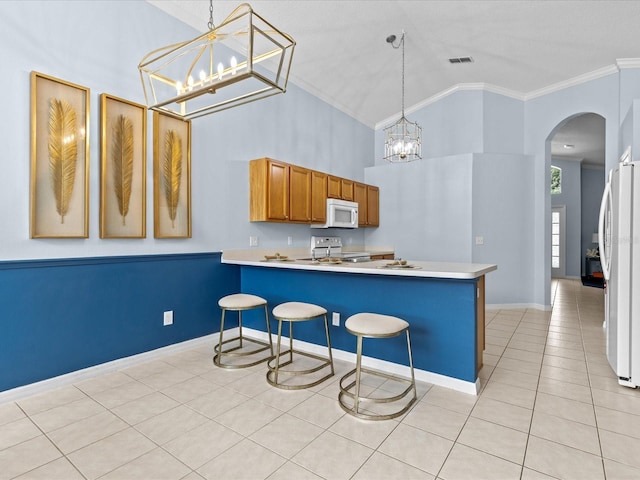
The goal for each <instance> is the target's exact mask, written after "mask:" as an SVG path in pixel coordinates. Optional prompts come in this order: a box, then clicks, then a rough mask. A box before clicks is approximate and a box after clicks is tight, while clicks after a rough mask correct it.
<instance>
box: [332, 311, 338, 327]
mask: <svg viewBox="0 0 640 480" xmlns="http://www.w3.org/2000/svg"><path fill="white" fill-rule="evenodd" d="M331 324H332V325H333V326H334V327H339V326H340V314H339V313H338V312H333V315H332V316H331Z"/></svg>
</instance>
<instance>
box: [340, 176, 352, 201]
mask: <svg viewBox="0 0 640 480" xmlns="http://www.w3.org/2000/svg"><path fill="white" fill-rule="evenodd" d="M353 198H354V197H353V180H347V179H346V178H343V179H342V199H343V200H351V201H353Z"/></svg>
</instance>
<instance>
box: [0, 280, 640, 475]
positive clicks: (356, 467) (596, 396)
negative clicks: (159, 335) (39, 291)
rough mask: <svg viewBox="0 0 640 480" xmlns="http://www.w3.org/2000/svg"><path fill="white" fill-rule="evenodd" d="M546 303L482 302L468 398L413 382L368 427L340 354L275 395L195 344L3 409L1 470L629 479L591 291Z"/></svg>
mask: <svg viewBox="0 0 640 480" xmlns="http://www.w3.org/2000/svg"><path fill="white" fill-rule="evenodd" d="M552 298H553V310H552V312H541V311H536V310H501V311H488V312H487V329H486V331H487V345H486V351H485V355H484V359H485V366H484V368H483V369H482V371H481V378H482V380H483V389H482V391H481V393H480V395H478V396H477V397H476V396H471V395H466V394H462V393H459V392H456V391H453V390H448V389H445V388H442V387H437V386H431V385H427V384H422V385H420V388H419V394H420V397H421V398H420V401H419V402H418V403H416V405H415V406H414V408H413V409H412V410H411V411H410V412H409V413H408V414H406V415H405V416H404V417H403V418H400V419H397V420H389V421H384V422H366V421H362V420H357V419H354V418H352V417H350V416H348V415H345V414H344V413H343V411H342V410H341V409H340V408H339V406H338V403H337V400H336V398H337V393H338V387H337V380H338V379H339V377H340V376H341V375H342V373H343V372H345V371H346V370H347V369H348V368H350V365H348V364H346V363H344V362H337V372H336V376H335V377H334V379H332V381H330V382H326V383H324V384H322V385H319V386H317V387H315V388H313V389H312V390H307V391H298V392H287V391H282V390H278V389H275V388H272V387H270V386H269V385H268V384H267V383H266V381H265V379H264V365H262V366H257V367H253V368H251V369H246V370H242V371H226V370H222V369H219V368H216V367H214V366H213V365H212V362H211V349H210V348H204V347H200V348H195V349H192V350H189V351H186V352H182V353H179V354H174V355H171V356H167V357H165V358H163V359H161V360H155V361H152V362H148V363H144V364H140V365H137V366H134V367H131V368H128V369H126V370H122V371H118V372H115V373H109V374H105V375H103V376H100V377H97V378H93V379H91V380H88V381H85V382H82V383H78V384H75V385H73V386H69V387H65V388H60V389H58V390H54V391H51V392H48V393H44V394H40V395H38V396H33V397H29V398H25V399H23V400H19V401H17V402H13V403H7V404H3V405H0V479H12V478H19V479H64V480H73V479H83V478H87V479H98V478H100V479H136V480H139V479H153V480H156V479H167V480H172V479H186V480H196V479H203V478H205V479H252V480H253V479H266V478H268V479H271V480H275V479H318V478H325V479H349V478H352V479H358V480H361V479H365V480H369V479H389V478H402V479H434V478H439V479H446V480H455V479H467V478H468V479H491V480H500V479H512V478H513V479H518V478H521V479H525V480H534V479H536V480H537V479H545V478H561V479H573V478H575V479H580V480H589V479H594V480H595V479H604V478H607V479H638V478H640V391H636V390H632V389H628V388H624V387H620V386H618V384H617V381H616V379H615V377H614V375H613V373H612V371H611V369H610V368H609V366H608V364H607V360H606V357H605V353H604V332H603V329H602V318H603V292H602V290H600V289H596V288H591V287H583V286H582V285H581V284H580V283H579V282H577V281H573V280H563V281H556V282H553V293H552ZM370 387H371V389H372V390H373V389H375V388H381V389H384V388H385V384H381V385H380V384H379V383H378V384H371V385H370Z"/></svg>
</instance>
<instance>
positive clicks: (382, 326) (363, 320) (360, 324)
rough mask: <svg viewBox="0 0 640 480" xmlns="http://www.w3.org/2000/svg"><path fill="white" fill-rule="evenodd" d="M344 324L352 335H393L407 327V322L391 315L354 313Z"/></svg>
mask: <svg viewBox="0 0 640 480" xmlns="http://www.w3.org/2000/svg"><path fill="white" fill-rule="evenodd" d="M344 326H345V328H346V329H347V331H348V332H349V333H352V334H353V335H361V336H363V337H393V336H396V335H398V334H400V333H401V332H403V331H404V330H406V329H407V328H409V323H408V322H406V321H405V320H402V319H401V318H398V317H392V316H391V315H381V314H379V313H356V314H355V315H352V316H351V317H349V318H348V319H347V321H346V322H345V323H344Z"/></svg>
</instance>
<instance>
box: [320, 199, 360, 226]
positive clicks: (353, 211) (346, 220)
mask: <svg viewBox="0 0 640 480" xmlns="http://www.w3.org/2000/svg"><path fill="white" fill-rule="evenodd" d="M311 228H358V203H357V202H348V201H347V200H338V199H337V198H328V199H327V223H325V224H324V225H318V224H311Z"/></svg>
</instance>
